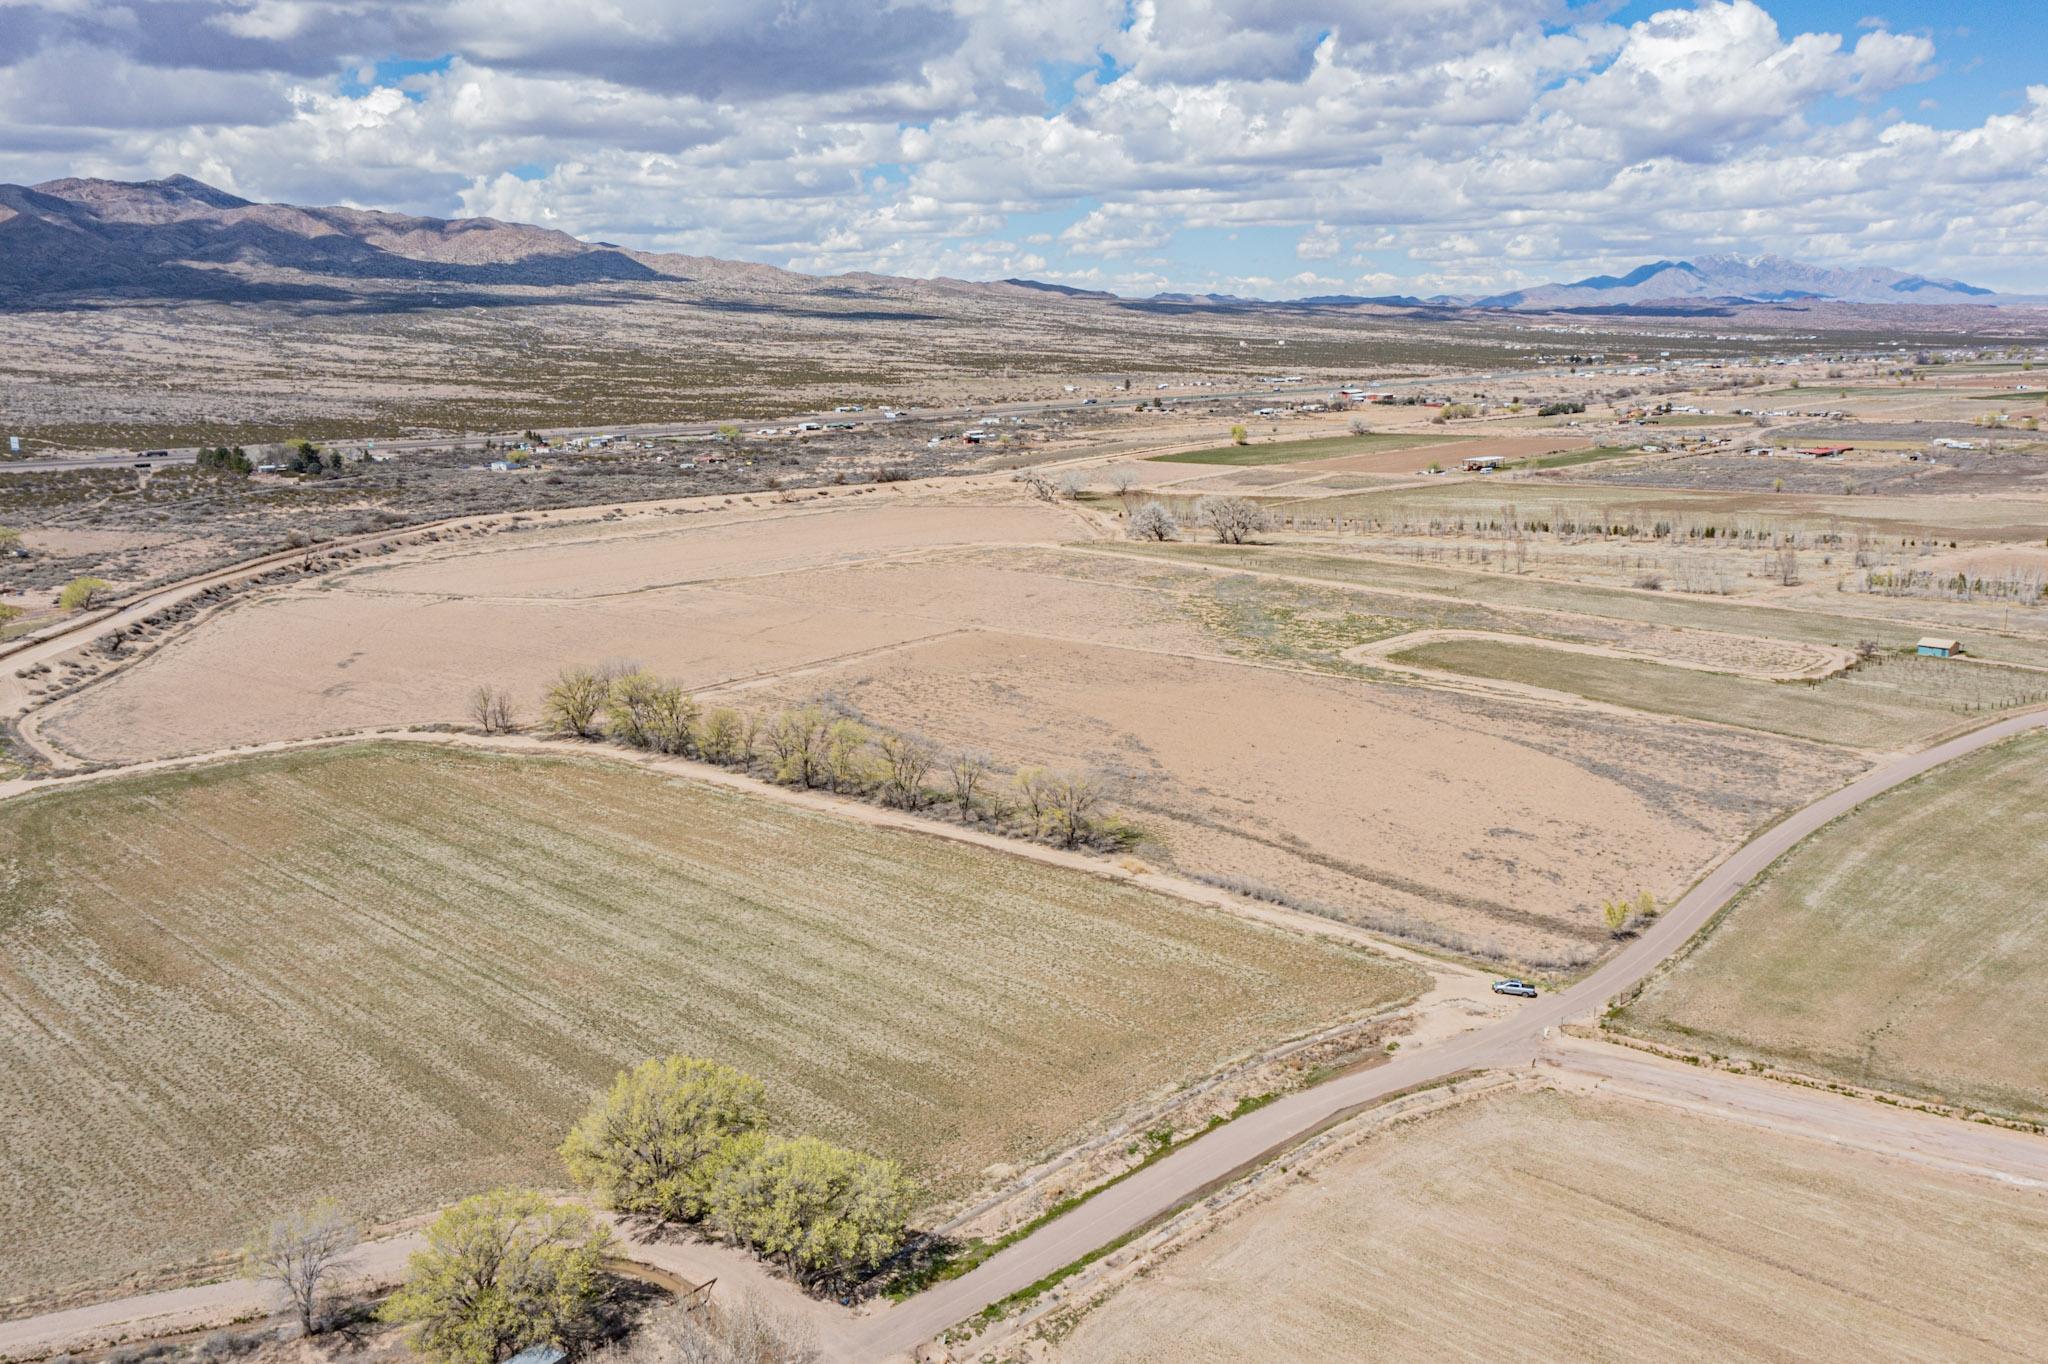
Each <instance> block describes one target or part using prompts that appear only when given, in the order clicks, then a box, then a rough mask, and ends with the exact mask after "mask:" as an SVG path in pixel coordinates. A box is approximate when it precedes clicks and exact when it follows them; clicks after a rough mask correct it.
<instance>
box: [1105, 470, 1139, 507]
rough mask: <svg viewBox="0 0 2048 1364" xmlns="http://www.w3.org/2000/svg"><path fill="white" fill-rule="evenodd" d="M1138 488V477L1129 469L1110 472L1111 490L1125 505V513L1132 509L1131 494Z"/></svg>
mask: <svg viewBox="0 0 2048 1364" xmlns="http://www.w3.org/2000/svg"><path fill="white" fill-rule="evenodd" d="M1137 486H1138V476H1137V475H1136V474H1135V473H1132V472H1131V471H1130V470H1129V469H1123V468H1117V469H1111V470H1110V471H1109V490H1110V491H1111V492H1112V493H1114V494H1116V498H1117V500H1118V501H1119V502H1121V503H1123V504H1124V510H1125V511H1129V510H1130V509H1131V493H1132V492H1133V491H1134V490H1135V489H1136V488H1137Z"/></svg>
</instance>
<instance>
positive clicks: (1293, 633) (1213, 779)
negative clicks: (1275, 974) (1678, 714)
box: [32, 484, 1855, 968]
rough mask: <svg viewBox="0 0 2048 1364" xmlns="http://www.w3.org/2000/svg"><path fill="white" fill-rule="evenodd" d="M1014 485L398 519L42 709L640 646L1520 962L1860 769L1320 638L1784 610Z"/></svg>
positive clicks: (138, 749) (236, 733)
mask: <svg viewBox="0 0 2048 1364" xmlns="http://www.w3.org/2000/svg"><path fill="white" fill-rule="evenodd" d="M1012 496H1014V492H1013V491H1012V490H1011V489H1010V486H1009V485H1007V484H1004V485H999V486H998V487H997V488H995V489H989V490H986V491H982V492H977V491H976V490H975V489H974V488H973V487H972V486H971V485H953V488H952V490H950V491H948V492H946V493H944V494H937V493H930V492H929V490H927V491H926V492H924V493H919V492H912V493H906V494H901V495H899V494H895V493H886V494H878V495H875V496H873V497H861V498H857V499H847V500H845V501H840V502H828V503H817V504H806V505H803V506H801V507H795V508H791V507H777V506H768V507H758V508H754V509H750V510H745V511H734V512H720V513H715V514H700V515H696V516H689V517H680V518H678V517H674V516H659V515H657V516H634V517H627V518H624V519H621V520H618V521H615V522H610V523H590V522H586V523H583V524H580V525H565V526H559V527H554V528H550V529H540V530H533V531H529V532H526V533H523V534H520V535H517V536H497V537H493V538H492V539H490V540H488V541H481V542H464V543H460V544H455V545H443V546H436V547H433V548H432V549H431V550H425V551H407V552H406V553H405V554H403V555H400V556H394V557H393V558H391V559H386V560H381V561H378V562H377V563H375V564H373V565H371V566H368V567H364V568H360V569H354V570H350V571H347V572H344V573H341V574H338V575H336V576H333V577H330V578H327V579H323V580H321V581H320V582H318V583H316V584H306V585H302V586H299V587H294V588H290V589H286V590H282V591H278V592H274V593H271V594H268V595H264V596H259V597H256V598H253V599H251V600H249V601H247V602H245V603H243V604H241V605H238V606H235V607H233V608H231V609H229V610H227V611H226V612H224V613H223V614H222V615H221V616H219V617H218V618H217V619H215V620H212V621H209V622H207V623H205V624H203V625H201V626H200V627H198V629H197V630H195V631H194V632H193V633H191V634H190V635H187V636H185V637H184V638H182V639H179V640H175V641H173V642H172V643H170V644H168V645H167V646H165V647H164V648H163V649H161V650H160V651H159V652H157V653H156V654H154V655H152V656H150V657H148V658H146V659H144V660H142V661H141V662H139V663H136V664H134V665H131V666H129V667H127V668H125V669H123V670H121V671H119V672H116V673H115V674H113V675H112V676H111V677H109V678H108V679H106V680H104V681H102V682H99V683H95V684H93V685H92V686H90V687H88V688H86V689H85V690H83V691H81V692H79V693H77V694H76V695H74V696H72V697H69V698H66V699H63V700H60V701H58V702H56V703H54V704H53V705H51V706H49V707H48V708H46V710H44V711H43V712H41V713H40V714H39V715H38V716H37V717H36V718H35V720H34V721H33V722H32V731H33V732H34V733H35V734H37V735H38V736H39V737H41V738H43V739H47V740H50V741H54V742H56V743H58V744H60V745H61V746H63V747H64V748H66V749H68V750H69V751H71V752H73V753H75V754H78V755H80V756H82V757H84V758H88V759H92V760H97V761H134V760H142V759H148V758H152V757H158V756H163V755H167V754H177V753H193V752H211V751H216V750H219V749H221V748H224V747H228V746H232V745H239V744H251V743H257V742H261V741H264V740H267V739H275V738H288V737H310V736H315V735H320V734H327V733H332V732H336V731H340V730H347V729H360V728H366V727H373V726H381V725H393V724H412V723H431V722H461V721H463V720H464V719H465V718H466V716H465V709H464V702H465V698H466V697H467V695H468V693H469V691H470V690H471V689H472V688H473V687H475V686H476V685H478V684H479V683H483V682H489V683H492V684H494V685H503V686H506V687H509V688H511V689H512V691H513V693H514V695H515V696H516V697H518V698H519V699H520V701H521V703H522V704H523V705H525V706H526V708H527V714H528V716H529V718H530V717H531V716H532V715H533V704H534V700H535V698H537V697H538V695H539V692H540V690H541V687H542V685H543V684H544V683H545V681H546V680H547V679H548V678H549V677H551V676H552V675H553V674H554V673H555V671H556V670H557V669H559V668H560V667H562V666H564V665H565V664H571V663H585V662H595V661H599V660H604V659H632V660H636V661H638V662H641V663H643V664H645V665H647V666H649V667H651V668H654V669H656V670H658V671H661V672H664V673H668V674H671V675H673V676H675V677H677V678H679V679H680V680H681V681H682V682H683V683H685V684H686V685H687V686H689V687H691V688H693V689H696V690H697V691H698V692H699V693H700V694H701V695H705V696H709V695H712V694H714V693H719V692H726V693H730V694H731V695H733V696H735V697H736V698H738V699H739V700H741V701H742V702H743V703H744V704H746V705H748V706H750V707H754V708H757V709H766V708H769V707H772V706H774V705H776V704H779V703H781V702H784V701H797V700H808V699H811V698H813V697H818V696H824V697H826V698H828V699H831V700H834V701H837V702H839V703H841V704H844V705H847V706H850V707H853V708H855V709H858V710H860V711H862V712H864V713H866V714H867V715H868V716H869V717H870V718H871V719H873V720H874V721H876V722H878V723H881V724H884V725H887V726H890V727H895V728H901V729H908V730H915V731H919V732H922V733H925V734H926V735H928V736H929V737H931V738H933V739H935V740H937V741H939V742H941V743H943V744H947V745H951V746H958V747H972V748H979V749H986V750H988V751H989V752H990V753H991V754H992V756H993V757H994V758H995V759H996V761H997V762H998V763H999V764H1000V765H1002V766H1005V767H1011V768H1014V767H1018V766H1022V765H1026V764H1031V763H1046V764H1053V765H1057V766H1061V767H1070V768H1080V769H1090V770H1096V771H1102V772H1106V773H1109V774H1111V775H1113V776H1115V777H1116V778H1118V780H1119V783H1120V785H1121V787H1122V788H1123V790H1122V795H1121V797H1120V799H1121V802H1122V803H1123V804H1125V805H1126V806H1128V807H1130V808H1131V809H1133V810H1134V811H1136V812H1137V813H1138V814H1139V816H1140V818H1141V819H1142V821H1143V822H1144V824H1145V825H1146V831H1147V832H1148V834H1150V835H1151V836H1152V837H1153V839H1154V840H1155V845H1156V846H1155V847H1154V849H1153V852H1152V853H1151V854H1149V855H1154V856H1159V857H1162V858H1166V859H1170V860H1172V861H1173V862H1174V863H1175V864H1176V865H1178V866H1181V867H1182V868H1184V869H1186V870H1188V871H1190V872H1192V873H1195V874H1200V875H1204V876H1209V877H1213V878H1222V879H1224V880H1226V881H1230V882H1233V883H1243V884H1247V885H1250V886H1253V887H1256V888H1262V889H1265V890H1270V891H1271V892H1272V893H1275V894H1276V895H1279V896H1282V897H1286V898H1290V899H1292V900H1295V901H1298V902H1301V903H1305V904H1308V905H1311V906H1314V907H1316V908H1319V909H1322V910H1325V911H1327V912H1332V913H1336V914H1338V915H1340V916H1343V917H1346V918H1349V919H1352V920H1354V921H1357V922H1360V923H1365V924H1369V925H1374V926H1377V927H1380V928H1381V929H1383V930H1384V931H1389V932H1395V933H1400V934H1402V935H1404V936H1408V937H1411V938H1415V939H1417V940H1420V941H1424V942H1430V943H1434V944H1436V945H1438V946H1442V947H1446V948H1449V949H1451V950H1453V951H1457V952H1463V953H1468V954H1471V955H1474V956H1480V957H1485V958H1488V959H1497V960H1508V961H1513V962H1516V963H1517V964H1520V965H1523V966H1528V967H1532V968H1535V967H1543V966H1560V965H1565V964H1569V963H1573V962H1577V961H1580V960H1583V959H1585V958H1586V957H1588V956H1590V955H1593V954H1596V953H1597V952H1599V951H1601V950H1604V948H1605V946H1606V945H1607V942H1608V939H1607V937H1606V934H1605V930H1604V927H1603V926H1602V925H1601V924H1600V923H1599V920H1598V913H1597V908H1596V907H1597V905H1598V904H1599V903H1600V902H1601V901H1602V900H1604V899H1608V898H1611V897H1613V896H1615V895H1618V894H1629V895H1633V894H1635V893H1636V892H1637V891H1638V890H1649V891H1650V892H1651V893H1653V894H1655V895H1658V896H1659V897H1666V898H1668V897H1669V896H1671V895H1672V894H1675V893H1676V892H1677V891H1678V890H1680V889H1681V888H1682V887H1683V886H1684V885H1685V884H1687V883H1688V882H1689V881H1690V880H1691V879H1692V877H1693V876H1695V875H1696V874H1697V873H1698V870H1699V868H1700V867H1701V866H1702V865H1704V864H1705V863H1706V862H1708V861H1710V860H1711V859H1713V858H1714V857H1716V856H1718V855H1720V854H1721V853H1723V852H1725V851H1726V850H1728V849H1729V848H1731V847H1733V846H1735V845H1736V844H1737V843H1739V842H1740V841H1741V840H1742V838H1743V837H1745V836H1746V835H1747V834H1748V833H1749V832H1750V831H1751V830H1752V829H1753V828H1754V827H1755V826H1756V825H1758V824H1760V823H1763V822H1766V821H1768V820H1769V819H1771V818H1773V817H1774V816H1775V815H1777V814H1778V813H1780V812H1782V811H1783V810H1785V809H1788V808H1792V807H1793V806H1796V805H1798V804H1801V803H1803V802H1805V801H1806V800H1808V799H1810V798H1812V796H1813V795H1815V794H1817V793H1818V792H1819V791H1821V790H1824V789H1826V788H1827V787H1828V786H1830V785H1833V784H1834V783H1836V782H1839V781H1841V780H1843V779H1845V778H1846V777H1847V776H1848V775H1850V774H1851V773H1852V772H1853V770H1854V766H1855V763H1854V760H1853V759H1850V758H1848V757H1846V756H1844V755H1841V754H1839V753H1833V752H1830V751H1828V750H1826V749H1824V748H1822V747H1820V746H1818V745H1813V744H1803V743H1792V742H1786V741H1783V740H1780V739H1776V738H1764V737H1761V736H1759V737H1755V738H1750V737H1745V736H1738V735H1730V734H1726V733H1720V732H1716V731H1713V730H1711V729H1706V728H1703V727H1700V726H1696V725H1690V724H1685V723H1682V722H1678V721H1673V720H1668V719H1661V718H1650V717H1644V718H1636V717H1631V716H1626V715H1615V714H1611V713H1605V714H1603V713H1597V712H1593V711H1591V710H1589V709H1587V708H1583V707H1564V706H1560V705H1559V704H1557V703H1554V702H1549V703H1546V702H1521V701H1514V700H1506V701H1504V700H1500V699H1498V698H1495V697H1492V696H1488V697H1485V698H1481V697H1477V696H1473V695H1466V694H1458V692H1457V691H1455V690H1444V689H1439V688H1432V687H1428V686H1424V685H1420V684H1417V683H1415V682H1414V681H1412V680H1410V681H1406V682H1398V683H1397V684H1394V685H1388V684H1385V683H1384V682H1381V683H1378V684H1375V683H1374V682H1372V681H1371V676H1372V671H1373V670H1371V669H1370V668H1368V667H1366V666H1364V665H1362V664H1360V663H1358V662H1354V661H1351V660H1350V659H1349V658H1348V657H1347V656H1346V655H1347V651H1349V650H1351V649H1353V648H1355V647H1357V646H1360V645H1363V644H1368V643H1370V642H1372V641H1375V640H1381V639H1386V638H1388V637H1391V636H1397V635H1401V634H1404V633H1408V632H1410V631H1413V630H1416V629H1419V628H1441V627H1445V626H1456V627H1463V628H1473V629H1494V630H1505V631H1512V632H1517V633H1523V632H1527V633H1539V634H1551V635H1556V636H1559V637H1565V638H1574V639H1579V640H1582V641H1584V642H1587V643H1590V644H1595V645H1601V646H1611V647H1621V648H1628V649H1631V650H1633V651H1635V652H1641V653H1648V654H1653V655H1655V656H1659V657H1663V656H1671V657H1677V658H1682V659H1686V660H1689V661H1697V662H1701V663H1705V664H1708V665H1714V666H1719V665H1721V664H1722V663H1723V662H1724V661H1727V660H1733V662H1732V664H1730V666H1734V667H1738V668H1754V669H1756V670H1759V671H1765V672H1768V671H1772V670H1781V671H1790V670H1796V669H1798V668H1802V667H1808V666H1811V665H1813V664H1814V662H1815V661H1816V659H1817V658H1820V657H1821V656H1820V655H1818V654H1816V653H1815V652H1814V651H1812V650H1810V649H1807V648H1805V647H1804V646H1800V645H1796V644H1789V643H1783V642H1773V641H1770V640H1758V639H1754V638H1744V637H1738V636H1731V635H1724V634H1716V633H1708V632H1705V631H1698V630H1687V631H1678V630H1672V629H1669V628H1666V627H1664V626H1662V625H1659V624H1657V623H1654V622H1647V621H1630V620H1613V619H1606V618H1601V617H1597V616H1589V615H1567V614H1565V613H1563V612H1553V611H1546V610H1531V611H1523V612H1503V611H1495V610H1492V609H1491V608H1489V607H1487V606H1486V605H1484V604H1483V595H1482V594H1481V593H1479V592H1477V591H1474V592H1473V593H1472V594H1471V598H1472V599H1471V600H1469V601H1459V600H1452V601H1448V602H1446V601H1438V600H1434V599H1425V598H1424V597H1421V596H1417V595H1413V594H1410V595H1403V594H1401V593H1399V592H1394V591H1389V592H1370V591H1365V590H1361V589H1358V588H1354V587H1351V586H1349V585H1336V584H1332V585H1327V586H1318V585H1316V584H1313V583H1307V584H1304V583H1297V582H1289V581H1285V580H1282V579H1275V578H1262V577H1257V576H1253V575H1249V574H1227V575H1219V574H1215V573H1211V572H1207V571H1204V569H1203V568H1202V567H1201V565H1203V564H1206V563H1210V562H1233V561H1232V560H1219V559H1217V558H1216V556H1212V555H1211V554H1209V553H1207V552H1204V551H1198V549H1197V547H1195V546H1182V547H1179V549H1178V550H1177V552H1176V553H1175V554H1174V556H1173V557H1171V558H1167V559H1164V560H1162V559H1161V558H1160V557H1158V556H1151V555H1138V554H1126V553H1115V554H1103V553H1087V552H1077V551H1075V550H1073V549H1071V548H1067V549H1063V548H1060V547H1058V542H1060V541H1061V540H1065V539H1071V538H1072V537H1074V536H1076V535H1078V534H1082V533H1084V530H1085V528H1084V526H1083V523H1081V522H1080V521H1078V520H1077V519H1076V517H1075V515H1074V514H1073V513H1072V512H1070V511H1067V510H1064V509H1053V508H1049V507H1046V506H1044V505H1042V504H1015V503H1010V504H1005V503H1003V502H1000V501H997V500H994V499H997V498H1001V497H1012ZM974 497H980V498H982V499H983V500H981V501H974V500H971V499H972V498H974ZM1112 545H1116V547H1119V548H1129V549H1135V548H1136V547H1135V546H1128V545H1121V544H1118V542H1102V547H1104V548H1109V547H1111V546H1112ZM1259 552H1260V553H1264V552H1265V551H1259ZM1276 553H1277V551H1276ZM1182 556H1185V559H1183V557H1182ZM1296 557H1305V556H1296ZM1373 571H1374V572H1375V573H1377V572H1378V571H1379V570H1377V569H1375V570H1373ZM1627 600H1630V601H1633V600H1635V598H1627ZM1260 665H1263V666H1260ZM1316 673H1324V674H1336V676H1316V675H1314V674H1316ZM224 678H226V679H232V681H231V682H230V683H228V684H227V686H226V687H225V688H224V687H223V685H222V679H224ZM1465 690H1466V691H1469V690H1470V688H1469V687H1467V688H1465ZM224 692H225V694H226V695H227V696H228V697H229V698H231V703H221V700H220V698H221V697H222V696H223V693H224ZM1681 759H1682V760H1681ZM1696 770H1711V771H1714V772H1715V773H1717V774H1718V776H1717V780H1716V781H1715V782H1714V783H1712V784H1711V785H1707V786H1702V785H1701V784H1699V783H1696V782H1694V781H1692V780H1691V779H1690V776H1689V773H1690V772H1692V771H1696ZM1560 792H1568V793H1569V799H1567V800H1565V801H1564V802H1563V803H1562V804H1560V803H1559V793H1560Z"/></svg>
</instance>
